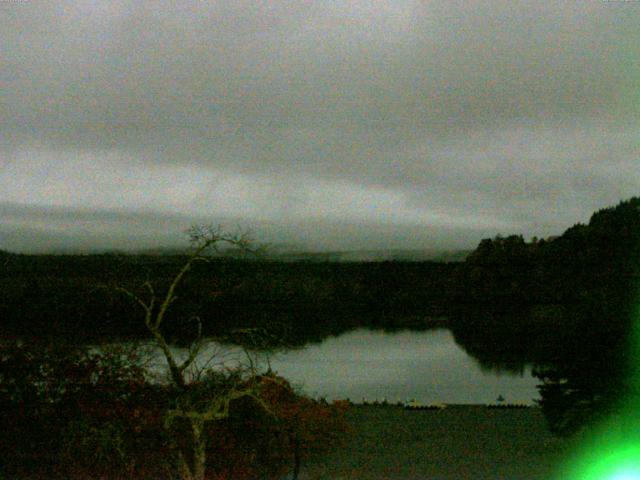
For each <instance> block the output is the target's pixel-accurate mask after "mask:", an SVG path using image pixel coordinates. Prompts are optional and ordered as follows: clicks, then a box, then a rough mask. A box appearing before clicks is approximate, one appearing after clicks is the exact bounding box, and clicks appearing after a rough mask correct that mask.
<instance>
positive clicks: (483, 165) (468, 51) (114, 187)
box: [0, 0, 640, 248]
mask: <svg viewBox="0 0 640 480" xmlns="http://www.w3.org/2000/svg"><path fill="white" fill-rule="evenodd" d="M0 11H1V13H2V20H0V22H2V29H1V30H0V31H1V33H0V37H2V42H3V45H7V46H8V48H7V49H6V52H4V53H3V60H2V66H1V67H0V68H1V71H2V79H3V83H4V84H5V85H6V88H4V89H3V90H4V93H3V96H2V105H3V108H2V112H3V113H2V114H1V117H0V128H1V131H0V135H1V136H2V144H1V146H0V162H1V165H2V171H1V172H0V202H3V203H5V204H6V208H5V211H6V210H7V209H8V208H9V206H11V205H13V206H16V205H31V206H33V207H38V208H52V207H56V208H62V209H66V210H67V211H69V212H73V211H76V210H77V209H85V211H86V210H87V209H89V210H91V211H94V212H100V211H116V212H120V217H119V218H120V222H121V227H122V228H125V227H126V225H127V223H128V222H131V221H132V220H131V218H132V217H130V215H131V214H132V212H146V213H145V214H152V213H153V212H155V214H157V215H159V217H158V218H160V217H162V216H163V215H164V216H166V215H178V216H183V217H184V219H185V221H186V220H187V219H194V218H204V217H207V218H208V217H210V218H211V219H212V220H213V221H216V220H217V219H219V218H224V219H234V220H237V221H243V222H246V223H253V224H257V223H260V222H262V223H264V222H267V223H269V224H272V225H280V228H281V230H282V231H283V232H284V231H285V230H297V229H300V228H301V227H300V225H305V224H306V225H317V226H318V228H319V230H318V232H316V233H313V232H308V233H304V234H303V233H302V230H300V232H301V233H300V235H299V237H300V238H299V240H300V242H309V243H310V244H311V245H313V246H314V248H329V247H330V246H331V248H333V247H335V246H338V247H339V246H341V245H344V246H345V247H347V246H351V245H352V244H353V243H362V242H364V243H365V244H366V243H367V242H369V241H370V242H371V245H373V244H375V245H380V244H381V243H384V244H385V245H388V246H389V247H390V248H391V247H394V248H400V247H404V246H409V245H411V248H415V246H416V244H418V243H420V241H423V242H425V247H428V246H433V245H434V243H433V242H432V241H431V243H430V240H429V239H428V238H426V237H429V235H430V236H431V238H435V237H437V238H439V239H440V241H441V242H443V243H446V241H447V239H448V240H450V241H451V243H452V244H456V245H460V244H465V245H473V243H475V242H476V241H477V240H479V238H478V235H480V234H486V233H487V232H489V234H492V233H493V234H495V233H498V232H503V233H512V232H514V233H524V234H526V235H548V234H551V233H557V232H558V231H559V230H562V229H563V228H566V227H567V226H570V225H571V224H572V223H574V222H576V221H585V220H587V219H588V215H589V213H590V212H591V211H593V210H594V209H597V208H600V207H603V206H606V205H608V204H612V203H616V202H617V201H618V200H620V199H622V198H625V197H628V196H631V195H634V194H638V193H639V186H640V173H639V169H638V164H639V153H640V145H639V141H638V140H639V138H640V137H639V135H640V128H639V125H638V113H639V107H640V105H639V103H640V102H639V98H640V96H639V94H638V92H640V71H639V70H640V62H638V58H639V57H640V30H639V29H638V28H637V25H638V24H640V3H637V2H613V1H609V2H600V1H593V2H564V1H557V2H556V1H552V2H528V1H514V0H512V1H503V0H497V1H495V0H494V1H490V2H489V1H487V2H481V1H473V2H457V1H451V2H437V1H429V0H422V1H420V0H414V1H409V0H407V1H400V0H397V1H391V0H387V1H381V2H367V1H364V0H356V1H351V2H339V1H327V2H311V1H288V2H287V1H283V0H275V1H269V2H249V1H246V2H245V1H237V0H236V1H233V2H231V1H229V2H179V3H174V4H158V3H157V2H142V1H136V2H123V1H113V2H107V3H102V2H89V1H87V2H46V3H45V2H39V1H35V0H34V1H23V2H5V3H3V4H2V5H0ZM18 210H19V209H18ZM16 211H17V210H16ZM23 214H24V215H26V213H25V212H24V211H23ZM14 217H15V215H14ZM21 218H22V227H21V228H27V227H29V226H30V222H33V221H35V220H34V218H32V217H29V216H28V215H26V216H24V217H21ZM13 221H14V222H17V220H15V218H14V220H13ZM52 221H53V219H52ZM265 224H266V223H265ZM328 225H333V226H336V225H339V226H340V227H339V228H338V227H335V228H328V229H327V231H329V230H330V231H331V232H332V234H331V235H332V236H330V237H327V236H326V235H325V234H324V233H323V232H322V228H323V226H328ZM350 225H351V226H357V229H358V231H362V232H365V231H367V227H370V230H369V231H370V233H371V235H365V237H367V238H363V239H360V240H359V241H358V242H354V240H355V238H351V239H349V238H348V237H349V235H350V234H352V232H351V230H350V229H349V226H350ZM31 226H32V225H31ZM50 227H51V228H55V225H53V224H51V225H50ZM43 228H46V225H45V226H44V227H43ZM74 228H78V229H79V227H78V225H75V226H74V224H73V222H72V223H71V224H69V225H68V230H67V231H68V232H73V230H74ZM125 229H126V228H125ZM421 229H423V230H426V231H428V232H429V235H426V236H418V237H417V238H416V237H415V232H416V231H421ZM436 231H439V232H440V233H439V234H435V233H434V232H436ZM443 232H447V234H446V235H444V233H443ZM461 232H466V233H461ZM287 235H288V236H287ZM287 235H284V236H285V237H287V238H290V237H291V238H294V237H295V234H294V235H289V234H287ZM451 235H453V236H456V238H454V237H453V236H451ZM276 236H277V235H276ZM361 236H362V235H361ZM374 236H376V238H375V239H374V238H371V237H374ZM283 238H284V237H283ZM358 238H360V237H358ZM382 239H384V241H382ZM408 239H411V241H409V240H408ZM418 239H419V240H418ZM363 246H365V247H366V245H363Z"/></svg>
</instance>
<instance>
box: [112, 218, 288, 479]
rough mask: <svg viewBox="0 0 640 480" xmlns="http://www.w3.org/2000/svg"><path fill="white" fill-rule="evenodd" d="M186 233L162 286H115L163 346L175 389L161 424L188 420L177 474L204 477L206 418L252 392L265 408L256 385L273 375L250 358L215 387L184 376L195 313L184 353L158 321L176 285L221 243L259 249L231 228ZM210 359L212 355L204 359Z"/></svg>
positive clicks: (197, 349) (199, 348) (193, 354)
mask: <svg viewBox="0 0 640 480" xmlns="http://www.w3.org/2000/svg"><path fill="white" fill-rule="evenodd" d="M187 233H188V235H189V239H190V242H191V246H192V250H191V253H190V254H189V256H188V257H187V259H186V260H185V263H184V264H183V265H182V267H181V268H180V270H179V271H178V272H177V273H176V274H175V276H174V277H173V279H172V281H171V283H170V284H169V286H168V287H167V288H166V290H165V291H164V292H162V293H160V292H157V291H156V288H154V286H153V284H152V282H151V281H150V280H148V281H146V282H145V283H144V284H143V292H144V293H143V294H138V293H135V292H133V291H131V290H129V289H126V288H123V287H119V288H118V289H119V290H120V291H121V292H123V293H125V294H126V295H127V296H129V297H130V298H131V299H132V300H134V301H135V302H136V303H137V304H138V305H139V306H140V307H141V308H142V311H143V312H144V322H145V325H146V327H147V330H148V331H149V333H150V334H151V335H152V336H153V339H154V341H155V343H156V344H157V346H158V347H159V348H160V350H161V351H162V354H163V356H164V358H165V360H166V362H167V366H168V369H169V374H170V382H171V384H172V385H173V386H174V387H175V389H176V390H177V398H176V402H175V405H174V406H173V408H171V409H170V410H169V411H168V412H167V413H166V417H165V428H167V429H168V430H169V431H172V429H173V431H175V429H174V427H175V425H176V423H177V422H181V424H182V425H188V428H189V430H190V436H191V439H190V442H187V443H188V444H189V445H190V448H189V450H190V451H183V450H182V449H180V448H178V455H179V461H180V469H181V476H182V479H183V480H203V479H204V478H205V467H206V448H207V430H206V428H205V427H206V426H207V424H208V423H209V422H215V421H219V420H222V419H224V418H227V417H228V416H229V409H230V406H231V403H232V402H233V401H235V400H238V399H240V398H244V397H250V398H252V399H253V400H254V401H255V403H256V405H257V406H258V407H259V408H263V409H265V410H267V411H269V406H268V405H267V404H266V403H265V402H264V401H263V400H262V398H261V396H260V390H261V388H262V387H263V386H264V385H265V383H266V382H278V380H277V379H276V378H275V377H273V376H269V375H258V372H257V366H256V362H255V361H253V360H252V361H249V362H248V364H247V365H244V366H239V367H238V366H237V367H234V368H233V369H228V370H226V371H222V372H218V376H219V377H220V376H222V378H223V381H221V382H219V383H218V384H217V386H216V388H214V389H205V390H204V392H197V388H194V383H198V382H197V379H198V378H199V377H198V376H196V377H195V378H196V382H194V379H193V377H189V376H188V375H187V372H188V370H189V368H190V367H192V366H194V365H195V362H196V359H197V358H198V355H199V354H201V353H202V352H203V347H204V345H205V339H204V337H203V335H202V323H201V321H200V319H199V318H195V320H196V322H197V335H196V338H195V340H194V341H193V343H192V344H191V345H190V347H189V350H188V354H187V356H186V358H184V359H178V357H177V356H176V355H175V353H174V351H173V350H172V348H171V347H170V345H169V342H168V341H167V339H166V338H165V335H164V334H163V332H162V325H163V323H164V322H167V321H168V320H167V319H168V312H169V309H170V307H171V305H172V304H173V303H174V302H175V301H176V299H177V298H178V297H177V295H176V291H177V289H178V287H179V286H180V284H181V282H182V281H183V279H184V277H185V275H187V274H188V272H189V271H190V270H191V268H192V267H193V265H194V264H195V263H196V262H202V261H208V260H209V259H210V258H211V256H210V254H211V253H212V252H217V251H220V250H221V249H222V248H223V247H224V246H227V247H231V248H234V249H236V250H239V251H240V252H241V253H243V254H258V253H260V249H257V248H255V246H254V245H255V244H254V242H253V240H252V238H251V236H250V235H249V234H248V233H247V232H239V233H236V234H230V233H227V232H225V231H224V230H223V229H222V228H220V227H212V226H201V225H199V226H193V227H191V228H190V229H189V230H188V231H187ZM247 353H248V352H247ZM247 358H251V357H249V356H248V357H247ZM209 363H211V359H209V360H208V361H207V362H206V364H209ZM200 373H202V372H200ZM194 392H195V393H194ZM183 443H184V442H183Z"/></svg>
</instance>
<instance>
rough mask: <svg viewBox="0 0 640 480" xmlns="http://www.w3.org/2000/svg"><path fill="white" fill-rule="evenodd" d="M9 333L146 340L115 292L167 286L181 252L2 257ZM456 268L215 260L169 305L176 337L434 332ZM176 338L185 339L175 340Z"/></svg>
mask: <svg viewBox="0 0 640 480" xmlns="http://www.w3.org/2000/svg"><path fill="white" fill-rule="evenodd" d="M4 257H5V260H4V262H3V263H4V268H3V269H2V273H1V274H0V275H1V276H0V288H1V289H2V291H3V296H2V298H1V299H0V318H2V324H3V332H4V334H5V335H17V336H29V337H32V338H33V337H54V338H55V337H62V338H66V339H69V340H74V341H91V342H94V341H102V340H113V339H119V338H130V337H142V336H145V335H146V330H145V327H144V324H143V323H142V322H141V312H140V311H139V310H138V309H137V306H136V305H135V304H133V303H132V302H131V300H130V299H129V298H128V297H127V296H125V295H123V294H122V293H121V292H120V291H118V287H125V288H127V289H129V290H132V291H139V292H141V293H142V292H143V290H142V284H143V283H144V282H145V281H150V282H151V283H153V284H154V286H155V287H156V290H157V291H162V290H163V288H166V287H167V286H168V284H169V283H170V281H171V280H172V279H173V277H174V275H175V274H176V272H177V271H178V270H179V269H180V267H181V266H182V265H183V264H184V263H185V260H186V257H184V256H177V255H176V256H133V255H132V256H129V255H112V254H105V255H86V256H79V255H74V256H65V255H11V254H5V255H4ZM455 268H456V265H455V264H447V263H436V262H376V263H330V262H322V263H314V262H308V263H307V262H298V263H290V262H274V261H261V260H259V259H254V260H239V259H212V260H211V261H210V262H207V263H198V264H196V265H195V266H194V268H193V271H191V272H190V273H189V275H188V276H187V277H186V278H185V280H184V282H183V284H182V285H181V286H180V290H179V292H178V296H179V297H180V299H179V301H178V302H176V303H175V305H172V311H171V315H172V317H173V318H174V321H173V322H171V324H172V326H173V329H174V330H175V331H172V332H168V333H170V334H173V335H175V336H176V338H177V335H178V332H181V333H182V334H187V335H188V329H189V323H190V319H192V318H193V317H194V316H198V317H199V318H201V320H202V322H203V326H204V330H205V333H207V334H224V333H228V332H230V331H231V330H233V329H236V328H240V327H246V326H268V327H270V328H272V329H275V330H276V331H277V332H278V333H281V334H282V333H284V332H289V333H290V334H291V335H292V338H291V339H288V340H290V341H293V342H294V343H296V342H298V341H303V340H301V339H300V337H305V338H304V340H310V339H314V338H316V337H317V338H318V339H320V338H322V337H324V336H326V334H327V333H332V332H333V333H338V332H340V331H344V330H345V329H349V328H353V327H356V326H360V325H367V326H380V327H390V328H391V327H402V326H412V327H428V326H430V325H432V322H433V321H434V320H433V319H436V318H440V317H442V316H443V315H444V313H445V310H446V305H447V303H448V299H449V298H450V297H451V292H452V291H453V285H452V284H451V280H453V279H454V278H455V276H454V275H452V272H453V271H454V270H455ZM177 340H180V339H178V338H177ZM182 340H188V339H182Z"/></svg>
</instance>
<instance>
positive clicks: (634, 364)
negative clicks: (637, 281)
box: [557, 309, 640, 480]
mask: <svg viewBox="0 0 640 480" xmlns="http://www.w3.org/2000/svg"><path fill="white" fill-rule="evenodd" d="M635 319H636V321H635V324H634V330H633V332H632V335H631V338H630V345H629V365H628V367H629V375H630V379H631V385H632V386H633V388H632V391H634V392H636V393H634V394H633V395H632V396H631V397H629V398H625V399H623V401H622V403H621V405H620V408H619V410H618V411H619V413H618V414H617V415H615V417H612V418H609V419H607V420H606V421H604V422H603V423H602V424H601V425H599V427H598V428H597V429H595V430H594V431H593V432H592V434H591V435H590V436H589V438H588V439H586V440H585V441H583V442H582V445H580V448H578V449H577V450H576V451H574V452H573V457H572V459H571V460H570V461H569V462H567V463H566V464H565V469H564V470H563V472H562V474H561V476H558V477H557V478H558V480H560V479H562V480H640V395H639V394H638V392H640V309H639V311H638V312H637V313H636V316H635Z"/></svg>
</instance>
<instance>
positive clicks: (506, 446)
mask: <svg viewBox="0 0 640 480" xmlns="http://www.w3.org/2000/svg"><path fill="white" fill-rule="evenodd" d="M348 420H349V422H350V423H351V425H352V427H353V430H354V431H353V433H352V435H351V437H350V439H349V440H348V442H347V444H346V446H345V447H344V448H342V449H340V450H338V451H335V452H333V453H331V454H329V455H327V456H325V457H323V458H320V459H317V460H315V461H314V462H313V463H307V464H306V465H303V468H302V472H301V479H304V480H320V479H323V480H324V479H326V480H329V479H332V480H338V479H345V480H346V479H372V480H373V479H375V480H381V479H389V480H392V479H393V480H396V479H397V480H400V479H415V480H417V479H439V480H440V479H443V480H444V479H455V480H460V479H473V480H475V479H478V480H485V479H496V480H497V479H501V480H519V479H522V480H525V479H526V480H536V479H545V480H546V479H549V478H551V477H552V476H553V472H554V469H555V468H556V466H557V465H558V462H559V461H561V460H562V457H563V455H564V453H565V451H566V449H567V447H568V444H566V443H565V442H563V441H562V440H560V439H557V438H555V437H553V436H552V435H551V434H550V433H549V432H548V431H547V429H546V426H545V420H544V418H543V416H542V412H541V411H540V410H539V409H538V408H527V409H488V408H486V407H484V406H480V405H477V406H476V405H464V406H448V407H447V408H446V409H444V410H418V411H409V410H404V409H402V408H400V407H396V406H354V407H352V408H351V409H350V411H349V413H348Z"/></svg>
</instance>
